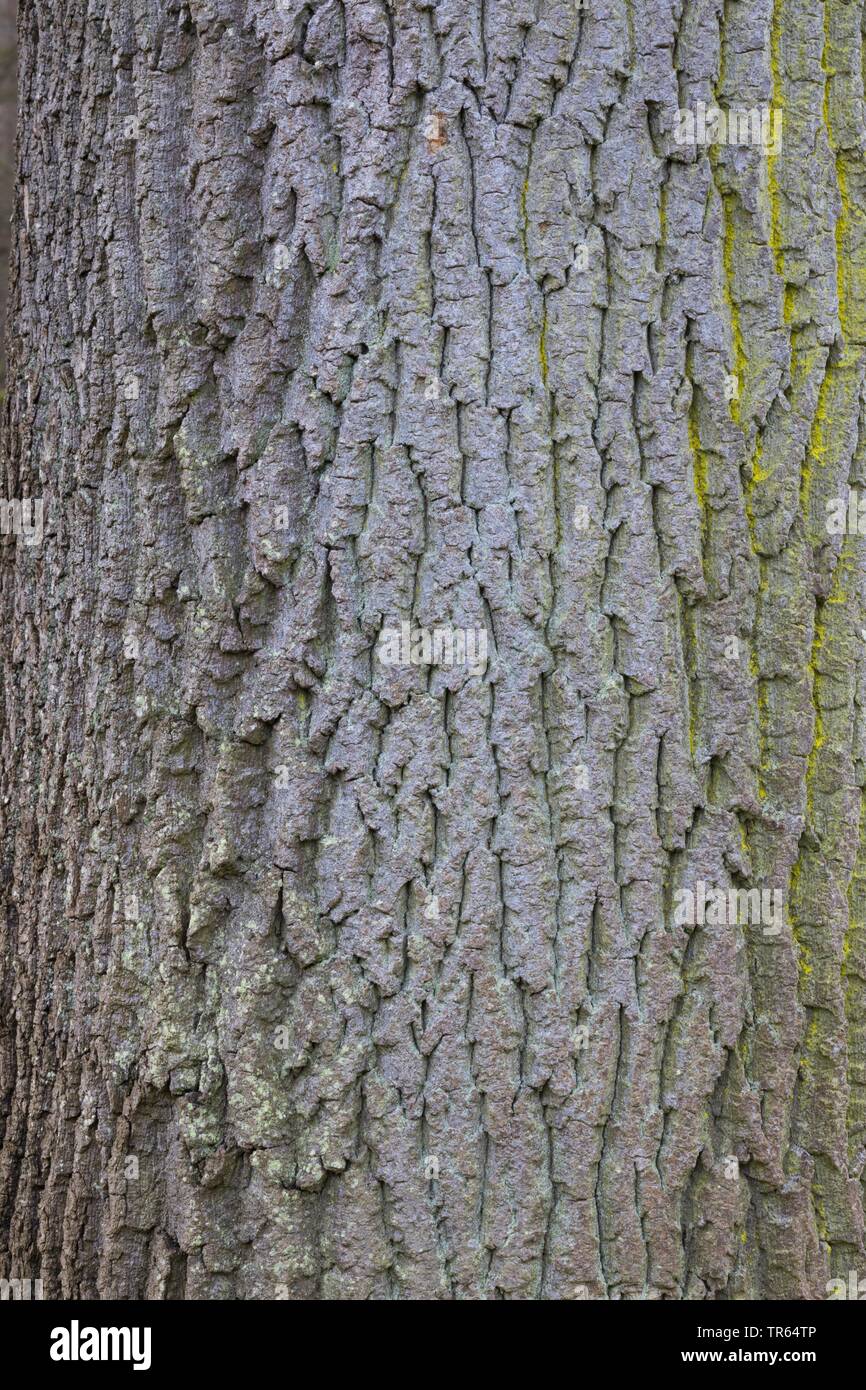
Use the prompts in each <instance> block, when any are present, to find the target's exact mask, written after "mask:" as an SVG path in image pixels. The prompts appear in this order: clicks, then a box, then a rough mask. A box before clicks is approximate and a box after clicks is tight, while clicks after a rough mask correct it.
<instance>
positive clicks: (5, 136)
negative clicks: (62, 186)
mask: <svg viewBox="0 0 866 1390" xmlns="http://www.w3.org/2000/svg"><path fill="white" fill-rule="evenodd" d="M15 10H16V4H15V0H0V391H2V390H3V388H4V384H5V378H6V353H5V336H6V332H5V328H6V287H7V282H8V278H9V217H10V214H11V211H12V189H13V184H14V179H15V85H16V84H15Z"/></svg>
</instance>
